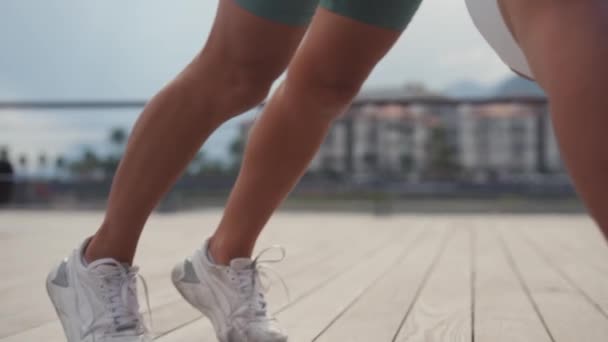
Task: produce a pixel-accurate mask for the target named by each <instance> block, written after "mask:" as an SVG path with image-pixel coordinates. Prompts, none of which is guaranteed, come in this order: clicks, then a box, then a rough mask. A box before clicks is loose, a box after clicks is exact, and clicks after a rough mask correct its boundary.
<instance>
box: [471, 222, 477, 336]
mask: <svg viewBox="0 0 608 342" xmlns="http://www.w3.org/2000/svg"><path fill="white" fill-rule="evenodd" d="M469 232H470V237H471V241H470V250H471V260H470V265H471V342H475V320H476V317H475V306H476V303H475V295H476V292H477V288H476V285H477V284H476V282H477V274H476V270H477V230H476V229H475V228H470V229H469Z"/></svg>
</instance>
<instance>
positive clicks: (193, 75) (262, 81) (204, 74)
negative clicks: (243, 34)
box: [183, 59, 280, 124]
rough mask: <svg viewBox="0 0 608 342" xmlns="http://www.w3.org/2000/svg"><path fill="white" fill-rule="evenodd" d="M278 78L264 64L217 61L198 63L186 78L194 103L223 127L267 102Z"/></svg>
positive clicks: (271, 68)
mask: <svg viewBox="0 0 608 342" xmlns="http://www.w3.org/2000/svg"><path fill="white" fill-rule="evenodd" d="M279 75H280V71H278V70H276V68H274V67H271V66H269V65H268V63H265V62H251V61H242V60H230V59H228V60H220V59H215V61H209V60H202V61H195V62H194V63H193V64H192V65H191V66H190V67H189V68H188V69H187V70H186V73H185V76H184V77H183V78H184V79H185V83H186V84H185V88H187V92H188V93H189V94H191V97H192V98H193V101H195V102H197V103H198V102H200V105H201V106H205V107H206V108H208V109H209V110H207V111H206V112H211V113H213V115H214V120H215V121H218V123H220V124H221V123H223V122H225V121H228V120H230V119H231V118H233V117H235V116H238V115H240V114H242V113H244V112H246V111H248V110H250V109H252V108H253V107H255V106H257V105H258V104H260V103H261V102H262V101H264V99H265V98H266V96H267V95H268V93H269V91H270V88H271V86H272V83H273V82H274V81H275V79H276V78H277V77H278V76H279ZM203 94H204V96H202V95H203Z"/></svg>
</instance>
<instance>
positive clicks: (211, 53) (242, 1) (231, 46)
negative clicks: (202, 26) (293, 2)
mask: <svg viewBox="0 0 608 342" xmlns="http://www.w3.org/2000/svg"><path fill="white" fill-rule="evenodd" d="M264 1H267V0H256V1H251V0H220V1H219V5H218V9H217V14H216V17H215V22H214V24H213V27H212V30H211V33H210V35H209V38H208V40H207V44H206V45H205V47H204V49H203V51H202V52H201V54H200V56H204V57H205V58H199V60H201V61H202V63H204V61H209V62H210V63H214V65H216V64H217V62H218V61H219V62H221V63H222V65H224V64H228V65H231V66H234V67H235V68H243V69H245V70H246V71H250V72H259V73H270V74H274V75H276V76H278V74H280V73H281V72H283V70H284V69H285V67H286V66H287V64H288V63H289V61H290V59H291V57H292V56H293V53H294V51H295V50H296V49H297V47H298V45H299V44H300V41H301V39H302V36H303V35H304V33H305V32H306V29H307V24H306V22H302V23H299V24H293V25H287V24H285V23H283V22H280V21H277V20H274V19H273V18H271V17H270V16H268V15H266V14H267V13H266V12H264V11H261V10H260V9H259V8H257V9H256V8H255V6H253V5H252V4H253V3H263V2H264ZM269 2H275V1H269ZM295 10H296V9H294V11H295ZM301 10H303V9H301ZM294 15H295V14H294ZM301 15H302V16H306V15H308V14H306V13H302V14H301Z"/></svg>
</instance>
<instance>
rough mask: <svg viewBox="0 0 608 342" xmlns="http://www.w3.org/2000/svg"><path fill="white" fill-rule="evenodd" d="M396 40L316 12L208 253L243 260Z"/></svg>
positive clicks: (260, 124) (257, 129) (249, 150)
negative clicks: (332, 125)
mask: <svg viewBox="0 0 608 342" xmlns="http://www.w3.org/2000/svg"><path fill="white" fill-rule="evenodd" d="M399 35H400V31H399V30H393V29H384V28H379V27H377V26H372V25H369V24H364V23H362V22H360V21H356V20H353V19H349V18H346V17H344V16H340V15H337V14H335V13H333V12H330V11H329V10H327V9H324V8H319V10H318V11H317V14H316V15H315V17H314V19H313V21H312V24H311V26H310V28H309V32H308V34H307V35H306V38H305V39H304V41H303V43H302V45H301V46H300V48H299V49H298V51H297V52H296V55H295V56H294V59H293V61H292V62H291V64H290V66H289V69H288V74H287V78H286V80H285V81H284V82H283V84H282V85H281V86H280V88H279V89H278V90H277V91H276V93H275V94H274V95H273V97H272V99H271V100H270V101H269V102H268V104H267V106H266V107H265V109H264V112H263V113H262V115H261V116H260V118H259V119H258V121H257V122H256V124H255V126H254V128H253V130H252V132H251V135H250V139H249V142H248V144H247V147H246V150H245V157H244V160H243V165H242V169H241V172H240V175H239V177H238V180H237V182H236V185H235V187H234V189H233V191H232V193H231V195H230V198H229V200H228V204H227V206H226V210H225V214H224V216H223V219H222V221H221V223H220V225H219V227H218V229H217V231H216V232H215V234H214V235H213V237H212V238H211V243H210V250H211V254H212V255H213V257H214V259H215V260H216V261H217V262H219V263H222V264H228V263H229V261H230V260H232V259H234V258H238V257H249V256H250V255H251V253H252V250H253V247H254V244H255V241H256V239H257V237H258V235H259V233H260V231H261V230H262V228H263V227H264V225H265V224H266V222H267V221H268V219H269V217H270V216H271V214H272V213H273V211H274V210H275V209H276V208H277V207H278V206H279V205H280V203H281V202H282V201H283V199H284V198H285V197H286V196H287V194H288V193H289V192H290V191H291V189H292V188H293V186H294V185H295V184H296V182H297V181H298V179H299V178H300V176H301V175H302V174H303V173H304V171H305V170H306V168H307V166H308V164H309V162H310V160H311V159H312V158H313V156H314V154H315V152H316V151H317V149H318V148H319V145H320V144H321V143H322V141H323V138H324V137H325V134H326V133H327V130H328V128H329V127H330V125H331V123H332V121H333V120H334V119H335V118H336V117H337V116H338V115H340V114H341V113H342V112H343V111H344V110H345V109H346V108H347V107H348V106H349V104H350V102H351V100H352V99H353V97H354V96H355V95H356V94H357V92H358V91H359V88H360V86H361V84H362V83H363V82H364V81H365V79H366V78H367V76H368V75H369V73H370V72H371V71H372V69H373V68H374V66H375V65H376V63H377V62H378V61H379V60H380V59H382V57H383V56H384V55H385V54H386V52H387V51H389V49H390V48H391V46H392V45H393V43H394V42H395V41H396V40H397V38H398V37H399Z"/></svg>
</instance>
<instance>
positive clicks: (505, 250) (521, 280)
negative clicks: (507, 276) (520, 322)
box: [494, 231, 556, 342]
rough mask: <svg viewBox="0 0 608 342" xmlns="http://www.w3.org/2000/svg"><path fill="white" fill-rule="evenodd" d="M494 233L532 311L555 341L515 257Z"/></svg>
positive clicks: (502, 240)
mask: <svg viewBox="0 0 608 342" xmlns="http://www.w3.org/2000/svg"><path fill="white" fill-rule="evenodd" d="M494 233H495V234H497V235H498V240H499V241H500V245H501V247H502V250H503V253H505V256H506V259H507V262H508V263H509V266H511V269H512V270H513V272H514V273H515V276H516V277H517V280H518V281H519V285H520V286H521V287H522V289H523V291H524V293H525V294H526V297H528V300H529V301H530V304H532V307H533V308H534V311H535V312H536V316H537V317H538V319H539V320H540V322H541V323H542V325H543V328H545V331H546V332H547V335H548V336H549V338H550V339H551V341H552V342H556V341H555V337H553V334H552V333H551V330H550V329H549V326H548V325H547V321H545V318H544V317H543V315H542V313H541V312H540V308H539V306H538V303H536V301H535V300H534V297H533V296H532V291H530V288H529V287H528V285H527V284H526V283H525V281H524V278H523V275H522V274H521V271H520V270H519V267H517V264H516V262H515V259H514V258H513V254H512V253H511V250H510V249H509V247H508V246H507V243H506V242H505V240H504V237H503V236H502V235H501V234H500V233H498V232H497V231H494Z"/></svg>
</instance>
